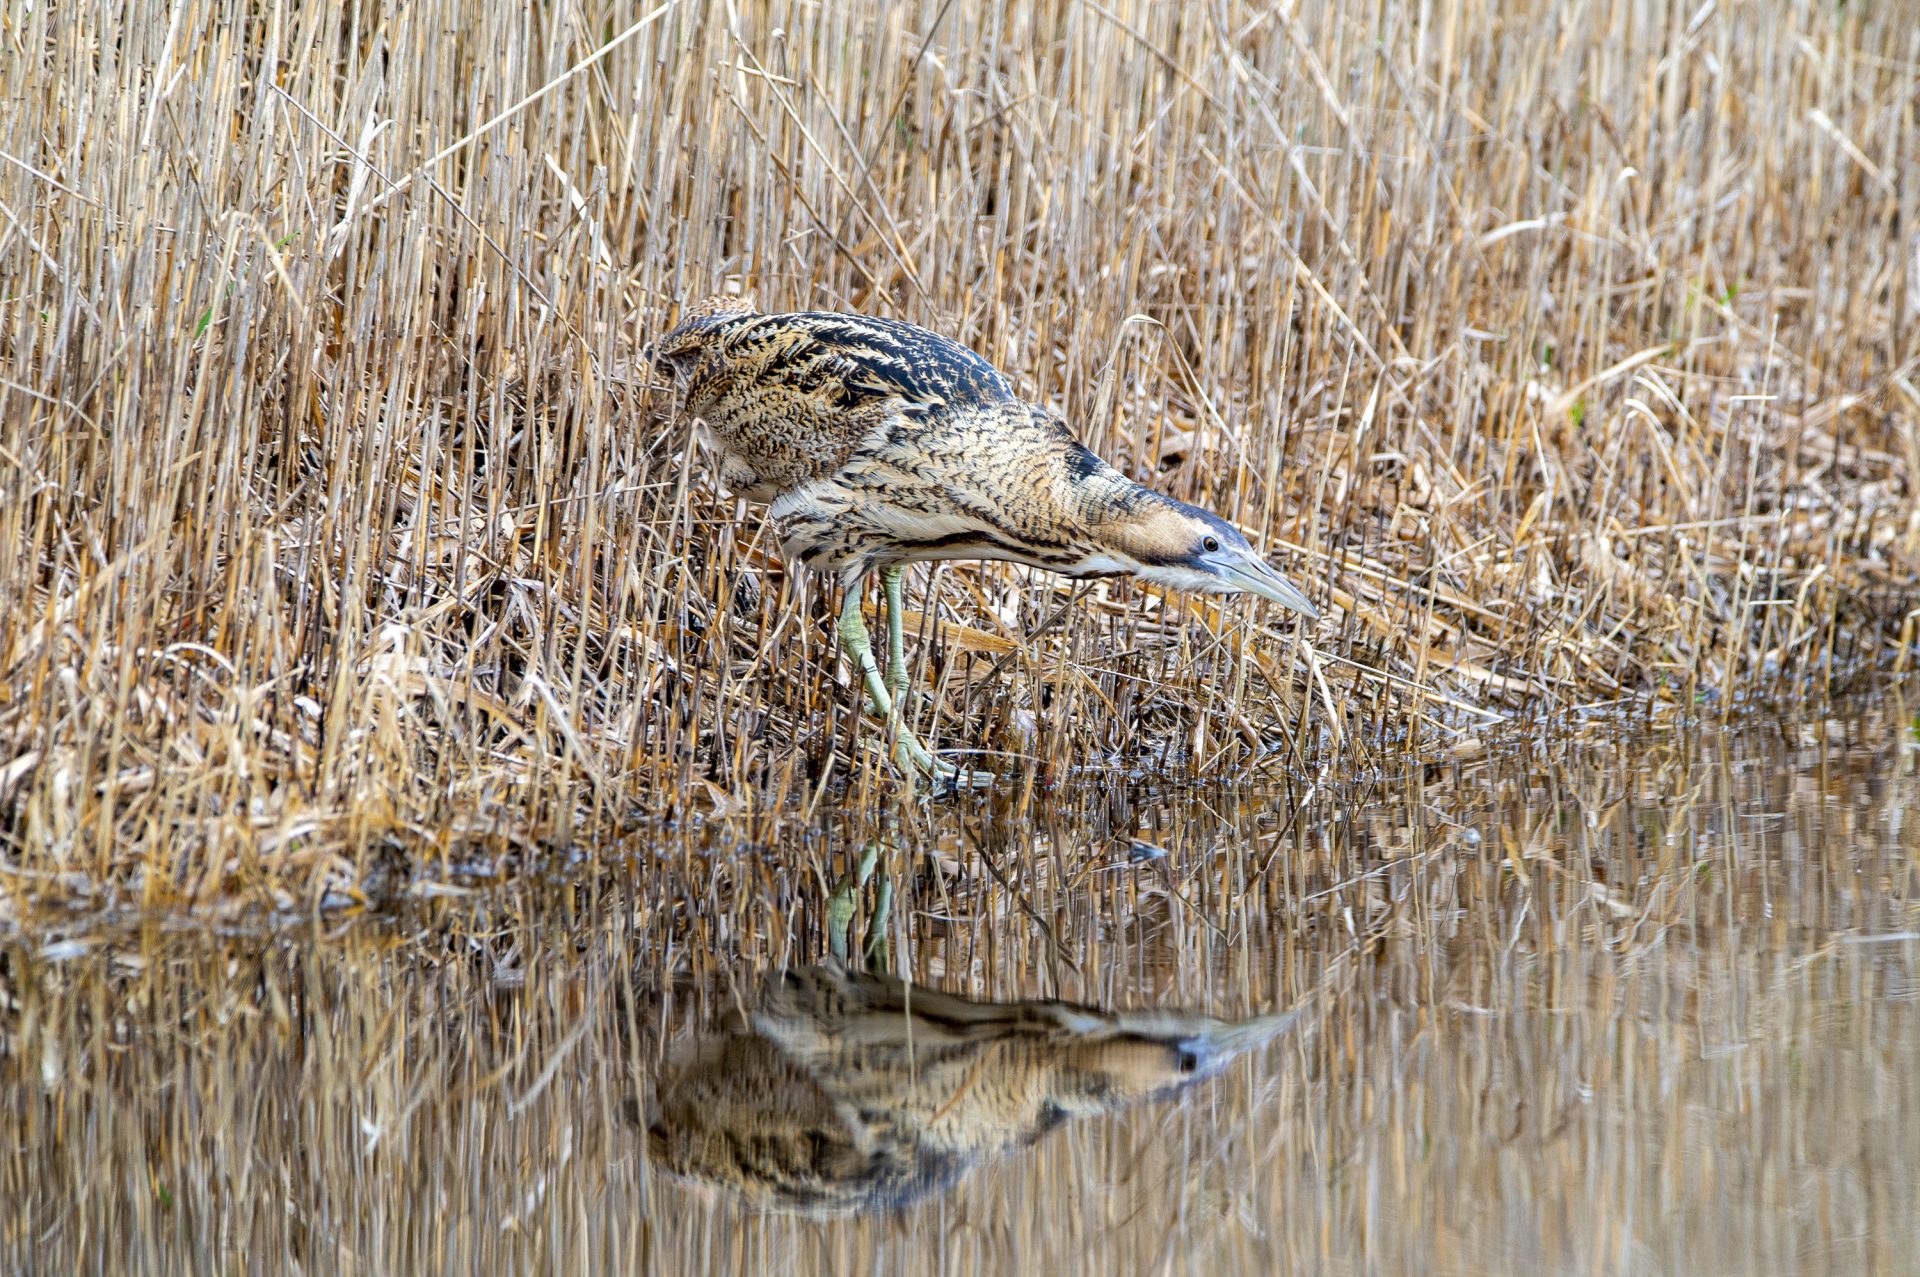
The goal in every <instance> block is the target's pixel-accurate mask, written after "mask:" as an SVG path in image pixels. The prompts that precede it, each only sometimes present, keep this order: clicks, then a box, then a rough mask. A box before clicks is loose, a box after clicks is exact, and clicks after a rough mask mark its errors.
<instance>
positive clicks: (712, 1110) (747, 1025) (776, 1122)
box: [646, 858, 1297, 1214]
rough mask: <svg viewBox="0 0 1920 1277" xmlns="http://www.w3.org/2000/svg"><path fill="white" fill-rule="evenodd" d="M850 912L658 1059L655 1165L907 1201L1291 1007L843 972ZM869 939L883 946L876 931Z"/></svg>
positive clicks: (1282, 1018) (839, 1203)
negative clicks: (1008, 998) (938, 985)
mask: <svg viewBox="0 0 1920 1277" xmlns="http://www.w3.org/2000/svg"><path fill="white" fill-rule="evenodd" d="M870 865H871V858H869V860H868V862H867V863H866V864H865V865H863V869H867V868H870ZM845 892H846V884H842V889H841V891H840V892H837V893H836V900H835V905H836V906H844V904H845V903H846V902H845ZM849 914H850V910H848V909H847V908H844V907H836V908H832V909H830V913H829V917H830V925H831V926H832V927H833V928H834V931H833V936H834V941H833V948H834V950H835V954H834V956H830V957H829V958H828V960H827V961H826V962H825V963H824V964H822V965H820V966H814V967H804V968H800V969H798V970H793V971H788V972H786V973H784V974H778V975H775V976H773V977H771V978H770V979H769V980H768V981H767V982H766V985H765V987H764V988H763V989H762V990H761V992H760V994H759V996H758V998H757V999H756V1000H755V1001H754V1002H753V1003H752V1004H751V1006H750V1009H747V1010H744V1011H734V1012H732V1013H729V1015H728V1016H727V1017H726V1018H725V1019H724V1020H722V1021H721V1022H720V1023H718V1024H716V1025H713V1026H710V1027H709V1028H708V1029H707V1030H706V1031H704V1032H701V1033H698V1034H696V1035H695V1036H693V1037H692V1038H691V1039H683V1040H681V1041H680V1042H678V1043H676V1044H675V1046H674V1047H673V1048H672V1049H671V1050H670V1051H669V1052H668V1056H667V1059H666V1062H665V1064H664V1066H663V1068H662V1069H661V1072H660V1075H659V1077H658V1080H657V1083H656V1085H655V1087H654V1094H653V1097H652V1101H651V1103H649V1104H648V1105H647V1108H646V1126H647V1149H648V1153H649V1156H650V1158H651V1160H652V1162H653V1163H654V1165H655V1166H656V1167H658V1168H661V1169H664V1170H667V1171H669V1172H672V1173H673V1174H675V1175H677V1176H679V1177H681V1178H683V1179H686V1180H691V1181H694V1182H696V1183H700V1184H706V1185H714V1186H718V1187H720V1188H723V1189H726V1190H729V1191H731V1192H732V1193H734V1194H736V1195H737V1196H739V1197H740V1198H742V1199H744V1200H745V1201H747V1202H749V1203H750V1204H753V1205H755V1206H758V1207H760V1208H762V1209H766V1210H778V1211H797V1212H805V1213H808V1214H846V1213H853V1212H860V1211H876V1210H886V1209H891V1208H896V1207H902V1206H906V1205H908V1204H911V1203H913V1202H915V1201H917V1200H919V1199H921V1198H924V1197H926V1196H928V1195H930V1194H933V1193H938V1192H942V1191H944V1190H946V1189H948V1188H950V1187H951V1186H952V1185H953V1184H954V1183H955V1182H956V1181H957V1180H959V1178H960V1177H961V1176H962V1175H963V1174H964V1173H965V1172H966V1171H967V1170H968V1169H970V1168H971V1167H973V1166H976V1165H978V1164H980V1163H982V1162H986V1161H989V1160H992V1159H994V1158H998V1157H1001V1156H1004V1155H1006V1154H1008V1153H1010V1152H1013V1151H1015V1150H1017V1149H1020V1148H1024V1147H1026V1146H1027V1145H1030V1144H1032V1143H1034V1142H1035V1141H1036V1140H1038V1139H1039V1138H1040V1137H1041V1136H1042V1135H1045V1134H1046V1133H1047V1132H1048V1131H1050V1130H1052V1129H1053V1128H1054V1127H1056V1126H1059V1125H1060V1124H1061V1123H1063V1122H1065V1121H1067V1120H1068V1119H1070V1118H1077V1117H1089V1116H1093V1115H1095V1114H1101V1113H1110V1112H1113V1111H1114V1110H1117V1109H1119V1108H1122V1107H1124V1106H1126V1105H1129V1104H1132V1103H1135V1102H1137V1101H1141V1100H1153V1099H1167V1098H1170V1097H1171V1096H1173V1095H1175V1094H1177V1093H1178V1092H1180V1091H1182V1090H1184V1089H1185V1088H1186V1087H1188V1086H1191V1085H1193V1084H1194V1083H1196V1082H1199V1081H1201V1080H1203V1079H1205V1078H1208V1077H1212V1076H1214V1075H1215V1074H1217V1073H1219V1072H1220V1071H1221V1070H1223V1069H1224V1068H1225V1067H1226V1066H1227V1064H1228V1063H1229V1062H1230V1061H1231V1060H1233V1059H1234V1058H1235V1057H1236V1056H1238V1055H1241V1054H1243V1053H1245V1052H1247V1051H1248V1050H1250V1049H1252V1048H1254V1047H1256V1046H1259V1045H1261V1044H1263V1043H1266V1042H1269V1041H1271V1040H1273V1039H1274V1038H1275V1037H1276V1036H1278V1035H1279V1034H1280V1033H1282V1032H1284V1031H1285V1030H1286V1029H1287V1028H1288V1026H1289V1025H1291V1024H1292V1022H1293V1020H1294V1018H1295V1015H1296V1014H1297V1013H1295V1012H1288V1013H1284V1014H1275V1015H1265V1016H1259V1017H1256V1018H1254V1019H1249V1020H1244V1021H1239V1022H1231V1021H1224V1020H1217V1019H1214V1018H1212V1017H1210V1016H1205V1015H1199V1014H1195V1013H1192V1012H1186V1011H1162V1010H1145V1011H1108V1010H1104V1009H1101V1008H1098V1007H1092V1006H1082V1005H1077V1004H1074V1003H1070V1002H1057V1001H1046V1000H1039V999H1035V1000H1030V1001H1020V1002H985V1001H978V1000H975V999H972V998H965V997H959V996H956V995H954V994H950V993H940V992H937V991H935V990H933V989H929V988H925V987H922V986H918V985H908V984H907V983H905V982H904V981H901V980H899V979H896V978H894V977H893V976H889V975H879V974H871V973H861V972H858V971H855V970H853V969H852V967H851V966H850V965H849V963H848V962H847V960H846V959H845V958H844V957H843V956H840V955H842V954H844V952H845V929H846V925H847V922H848V917H849ZM868 948H869V952H870V953H874V952H876V951H880V952H884V947H883V946H881V945H879V944H878V943H876V941H875V936H874V934H873V933H872V932H870V933H869V946H868Z"/></svg>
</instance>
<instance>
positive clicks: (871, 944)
mask: <svg viewBox="0 0 1920 1277" xmlns="http://www.w3.org/2000/svg"><path fill="white" fill-rule="evenodd" d="M868 854H869V855H871V854H872V853H871V852H869V853H868ZM892 917H893V875H892V874H890V873H888V872H887V871H886V870H884V869H882V870H881V871H880V881H879V882H877V883H875V884H874V887H873V912H872V913H871V914H869V915H868V916H867V945H866V948H867V968H868V970H871V971H890V970H892V969H893V952H892V950H891V949H890V948H889V946H888V944H887V923H888V921H890V920H891V919H892Z"/></svg>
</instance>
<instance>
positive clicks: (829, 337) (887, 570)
mask: <svg viewBox="0 0 1920 1277" xmlns="http://www.w3.org/2000/svg"><path fill="white" fill-rule="evenodd" d="M656 358H657V360H658V361H659V362H660V363H661V364H663V365H665V366H666V367H668V368H671V369H672V370H673V371H674V372H675V373H676V374H678V375H679V377H680V378H681V379H682V380H684V382H685V384H686V391H687V393H686V400H685V406H686V411H687V413H688V414H689V415H691V416H693V417H695V418H697V419H699V420H700V421H701V422H703V423H704V424H705V427H706V431H707V437H708V438H709V439H710V440H711V442H712V443H713V444H715V445H716V447H717V451H718V454H719V459H720V477H721V482H722V483H723V484H725V486H726V487H727V488H728V489H730V490H731V491H733V492H734V493H736V494H738V495H741V496H744V497H746V498H747V499H748V500H751V501H765V502H771V503H772V510H771V515H772V518H773V520H774V523H775V527H776V530H777V531H778V532H779V534H780V537H781V541H782V549H783V552H784V553H786V554H787V555H789V556H791V557H796V558H798V559H799V560H800V562H802V563H803V564H805V565H806V566H808V567H810V568H813V569H816V570H819V571H825V572H832V573H833V574H835V575H836V576H837V577H838V578H839V581H840V584H841V585H842V586H843V587H845V593H846V598H845V601H844V603H843V604H842V606H841V610H840V626H839V628H840V639H841V643H842V645H843V646H844V647H845V649H846V652H847V655H848V657H849V658H850V659H851V660H852V661H853V662H854V664H855V666H856V667H857V668H858V670H859V673H860V677H861V679H862V681H863V682H864V683H865V685H866V690H867V694H868V696H869V698H870V699H871V701H872V706H873V710H874V712H875V713H876V714H878V715H879V716H880V717H881V718H883V719H885V720H887V722H888V724H889V726H890V727H891V729H892V731H893V733H894V737H893V738H894V760H895V762H897V763H898V764H899V765H900V766H901V767H902V768H903V769H918V770H919V771H922V772H927V773H930V774H933V775H938V776H943V777H947V778H950V779H954V780H957V781H965V780H980V779H990V777H984V776H983V775H981V774H977V773H965V772H961V771H959V770H958V769H956V768H954V767H952V766H950V765H949V764H946V763H944V762H941V761H939V760H937V759H935V758H934V756H933V755H932V753H931V752H929V751H928V749H927V748H926V746H925V745H923V744H922V743H921V742H920V740H919V738H918V737H917V736H915V735H914V733H913V731H912V730H911V729H910V728H909V727H908V725H907V724H906V722H905V721H904V720H903V716H902V714H901V702H902V700H903V698H904V696H905V694H906V688H907V668H906V660H905V656H904V653H903V651H902V649H903V646H904V620H903V616H902V612H901V583H900V576H901V570H902V568H903V567H904V566H905V565H906V564H908V563H917V562H928V561H935V560H944V559H1000V560H1006V561H1009V562H1013V563H1025V564H1029V565H1031V566H1033V567H1039V568H1046V569H1049V570H1050V571H1054V572H1059V573H1062V574H1064V575H1066V576H1070V577H1096V576H1115V575H1123V574H1124V575H1132V576H1135V577H1139V578H1140V579H1141V580H1144V581H1148V582H1151V583H1153V584H1155V585H1161V586H1167V587H1171V588H1173V589H1176V590H1188V591H1197V592H1202V593H1214V594H1238V593H1243V592H1244V593H1251V594H1257V595H1259V596H1260V597H1262V598H1266V599H1271V600H1272V601H1273V602H1275V603H1278V604H1280V605H1281V606H1282V607H1286V608H1291V609H1293V610H1294V611H1296V612H1300V613H1303V614H1304V615H1305V616H1307V617H1308V618H1309V619H1311V618H1313V617H1314V616H1316V615H1317V613H1316V612H1315V610H1314V607H1313V604H1312V603H1311V602H1309V601H1308V600H1307V596H1306V595H1304V594H1302V593H1301V592H1300V591H1299V590H1298V589H1297V588H1295V587H1294V585H1293V583H1292V582H1291V581H1289V580H1287V578H1286V577H1284V576H1282V575H1281V574H1280V573H1279V572H1277V571H1275V570H1274V569H1273V568H1272V567H1270V566H1268V564H1267V562H1266V560H1264V559H1262V558H1261V557H1260V556H1259V555H1258V554H1256V553H1255V552H1254V550H1253V547H1252V546H1250V545H1249V544H1247V539H1246V537H1244V536H1242V535H1241V534H1240V531H1239V530H1238V529H1237V528H1235V527H1234V526H1233V525H1232V524H1230V523H1228V522H1227V521H1226V520H1225V519H1222V518H1220V517H1219V516H1218V515H1215V514H1212V513H1209V512H1208V511H1206V510H1202V509H1200V508H1198V507H1197V506H1191V505H1188V504H1187V503H1186V502H1184V501H1176V500H1175V499H1173V498H1172V497H1169V496H1165V495H1163V494H1161V493H1158V492H1155V491H1153V490H1152V489H1151V488H1148V487H1145V486H1143V485H1141V484H1139V483H1136V482H1134V481H1133V480H1132V479H1129V478H1128V477H1127V476H1126V475H1124V474H1122V473H1120V471H1118V470H1116V469H1115V468H1114V467H1113V466H1111V465H1109V464H1107V463H1106V462H1105V461H1102V460H1101V459H1100V458H1099V457H1097V456H1095V455H1094V454H1093V453H1092V452H1090V451H1088V449H1087V448H1086V447H1085V446H1084V445H1083V444H1081V443H1080V441H1079V440H1077V439H1076V438H1074V436H1073V432H1072V431H1071V430H1069V429H1068V428H1067V425H1066V422H1065V421H1063V420H1062V419H1061V417H1060V416H1059V415H1058V414H1057V413H1055V412H1053V411H1051V410H1049V409H1047V408H1045V407H1043V406H1041V405H1039V404H1034V403H1028V402H1026V401H1025V400H1023V399H1021V398H1020V397H1019V396H1018V395H1016V394H1014V392H1013V387H1012V386H1011V385H1010V384H1008V382H1007V379H1006V378H1005V377H1003V376H1002V375H1001V374H1000V372H999V370H997V369H996V368H994V366H993V365H992V364H990V363H988V362H987V361H986V360H985V359H983V358H982V357H981V356H979V355H977V354H975V353H974V352H973V351H971V350H968V349H967V348H966V347H964V346H961V345H959V344H958V343H956V342H953V341H949V340H948V339H947V338H945V337H942V336H940V335H939V334H937V333H933V332H929V331H927V330H926V329H924V328H921V327H918V326H916V325H914V324H908V323H902V322H901V321H899V320H894V319H877V318H873V317H871V316H866V315H843V314H833V313H827V312H815V311H808V312H803V313H798V314H784V315H770V314H761V313H759V312H758V311H756V310H755V309H754V307H753V305H752V304H751V303H749V302H746V301H742V300H740V299H738V298H728V297H716V298H710V299H708V300H707V301H705V302H701V303H699V304H697V305H696V306H694V307H693V308H692V309H691V310H690V311H688V313H687V315H686V317H685V318H683V319H682V320H681V321H680V323H679V324H678V325H677V326H676V327H675V328H674V329H673V330H672V331H671V332H669V333H668V334H667V335H666V336H665V337H664V338H662V339H661V340H660V343H659V345H658V347H657V348H656ZM872 573H877V574H878V575H879V577H880V584H881V588H882V593H883V594H884V596H885V599H886V609H887V669H886V671H885V673H884V674H883V673H882V672H881V670H880V668H879V666H878V664H877V663H876V661H875V659H874V654H873V644H872V642H871V640H870V639H869V637H868V635H867V627H866V624H865V622H864V621H863V620H862V619H861V616H860V596H861V593H862V588H861V587H862V585H863V583H864V582H865V580H866V578H867V576H868V575H869V574H872Z"/></svg>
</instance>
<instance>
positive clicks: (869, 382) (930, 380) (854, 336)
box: [768, 311, 1014, 407]
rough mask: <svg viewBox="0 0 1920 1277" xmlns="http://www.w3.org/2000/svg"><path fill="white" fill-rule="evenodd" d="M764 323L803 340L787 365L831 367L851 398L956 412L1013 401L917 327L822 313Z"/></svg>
mask: <svg viewBox="0 0 1920 1277" xmlns="http://www.w3.org/2000/svg"><path fill="white" fill-rule="evenodd" d="M768 318H769V319H770V320H773V321H775V322H777V323H780V324H781V325H782V326H783V327H790V328H792V329H796V330H798V331H799V332H800V333H803V334H804V341H803V342H800V343H796V344H797V345H800V346H802V347H803V349H796V350H795V351H793V353H792V354H791V355H790V356H789V359H790V360H793V361H796V362H800V361H805V360H807V359H808V357H809V356H811V357H812V358H815V359H820V360H824V361H828V362H830V363H831V364H832V365H833V366H834V367H835V371H837V372H839V373H840V374H841V377H840V380H841V384H842V385H844V386H845V387H846V388H847V390H848V392H849V393H852V394H854V395H858V396H873V397H880V398H899V399H902V400H905V401H906V402H908V403H924V404H947V405H952V406H956V407H957V406H962V405H968V404H983V403H1002V402H1005V401H1007V400H1010V399H1012V398H1013V397H1014V394H1013V387H1012V386H1010V385H1008V384H1007V379H1006V378H1005V377H1004V376H1002V375H1001V373H1000V370H999V369H997V368H995V367H994V366H993V365H992V364H990V363H988V362H987V361H986V360H985V359H983V358H981V357H980V356H979V355H977V354H975V353H974V352H973V351H971V350H968V349H967V348H966V347H965V346H962V345H961V344H960V343H959V342H957V341H951V340H949V339H948V338H945V337H942V336H941V335H940V334H939V333H936V332H930V331H928V330H927V329H925V328H922V327H920V326H919V325H918V324H909V323H904V322H902V321H901V320H897V319H877V318H873V317H871V316H866V315H840V314H833V313H831V312H826V311H807V312H803V313H801V314H797V315H776V316H769V317H768Z"/></svg>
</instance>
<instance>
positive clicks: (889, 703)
mask: <svg viewBox="0 0 1920 1277" xmlns="http://www.w3.org/2000/svg"><path fill="white" fill-rule="evenodd" d="M888 572H890V573H891V576H889V575H887V573H888ZM881 586H882V588H883V590H884V591H885V593H886V595H887V617H888V619H887V646H888V647H889V648H891V649H892V650H891V651H890V652H889V653H888V655H889V656H890V657H891V658H892V660H891V669H890V670H889V675H888V676H887V677H882V675H881V673H880V667H879V665H878V664H876V663H875V661H874V658H873V641H872V640H871V639H870V638H868V636H867V623H866V622H865V621H864V620H862V619H861V617H860V582H858V581H855V582H854V583H853V584H851V585H849V586H848V587H847V598H846V602H845V603H843V604H841V606H840V643H841V646H843V647H845V648H846V650H847V655H848V656H849V657H850V658H852V660H853V663H854V665H855V666H857V667H858V668H859V670H860V679H861V681H862V682H863V683H865V684H866V688H867V699H868V704H869V706H870V707H871V709H872V710H873V712H874V714H875V715H877V716H878V717H880V718H884V719H886V720H887V725H888V727H889V728H890V729H891V730H892V732H893V761H894V762H895V763H896V764H897V765H898V766H899V767H900V769H901V770H902V771H905V772H909V773H912V772H921V773H924V774H926V775H928V776H933V777H936V778H938V779H940V780H943V781H947V782H949V783H951V784H954V785H990V784H992V783H993V774H992V773H991V772H976V771H963V770H961V769H960V768H958V767H955V766H954V765H953V764H952V763H943V762H941V761H940V760H939V759H937V758H935V757H934V756H933V754H932V753H931V752H930V751H929V750H928V749H927V747H926V746H925V745H923V744H921V743H920V738H919V737H918V736H915V735H914V734H913V729H912V728H910V727H908V726H907V725H906V723H904V722H902V721H901V714H900V709H901V706H900V704H899V702H898V701H897V700H896V692H895V688H896V687H897V689H898V691H899V692H900V693H904V692H905V690H906V683H907V663H906V659H905V657H904V655H903V654H902V652H901V649H902V648H903V647H904V646H905V643H906V636H905V633H904V626H905V621H904V618H902V616H901V615H900V603H899V599H900V570H899V569H898V568H892V569H884V570H883V573H882V576H881ZM895 670H897V671H898V674H897V675H894V674H893V671H895ZM890 684H892V685H894V686H889V685H890Z"/></svg>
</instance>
